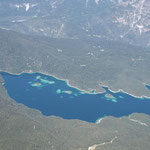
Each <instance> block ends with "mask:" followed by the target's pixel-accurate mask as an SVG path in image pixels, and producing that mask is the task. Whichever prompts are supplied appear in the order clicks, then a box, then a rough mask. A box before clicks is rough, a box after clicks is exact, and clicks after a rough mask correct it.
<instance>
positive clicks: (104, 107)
mask: <svg viewBox="0 0 150 150" xmlns="http://www.w3.org/2000/svg"><path fill="white" fill-rule="evenodd" d="M1 75H2V76H3V78H4V80H5V84H4V86H5V88H6V89H7V92H8V94H9V96H10V97H11V98H13V99H14V100H15V101H16V102H18V103H22V104H24V105H26V106H28V107H30V108H34V109H37V110H40V111H41V112H42V113H43V114H44V115H46V116H50V115H54V116H59V117H62V118H64V119H80V120H84V121H88V122H96V120H97V119H99V118H102V117H104V116H115V117H122V116H127V115H130V114H131V113H135V112H138V113H146V114H149V115H150V99H148V98H135V97H132V96H130V95H128V94H126V93H123V92H118V93H113V92H111V91H109V90H108V88H105V87H104V88H105V89H106V92H105V93H103V94H94V93H93V94H88V93H84V92H82V91H80V90H78V89H76V88H72V87H69V86H68V85H67V84H66V82H65V81H63V80H58V79H56V78H54V77H52V76H46V75H43V74H40V73H34V74H27V73H23V74H20V75H11V74H8V73H4V72H2V73H1ZM91 93H92V92H91ZM106 94H111V95H112V96H113V97H112V98H110V97H108V96H106Z"/></svg>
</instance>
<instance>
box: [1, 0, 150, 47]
mask: <svg viewBox="0 0 150 150" xmlns="http://www.w3.org/2000/svg"><path fill="white" fill-rule="evenodd" d="M149 8H150V1H149V0H13V1H12V0H1V1H0V17H1V19H0V27H3V28H9V29H12V30H15V31H19V32H22V33H26V34H36V35H45V36H50V37H56V38H102V39H108V40H117V41H118V40H119V41H120V40H121V41H124V42H127V43H131V44H135V45H141V46H150V9H149Z"/></svg>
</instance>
